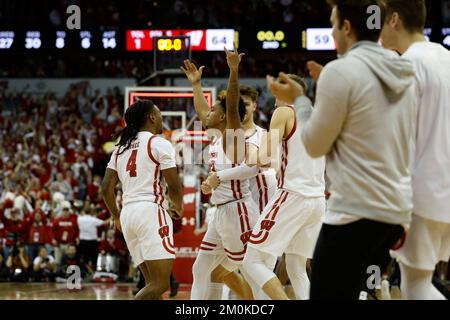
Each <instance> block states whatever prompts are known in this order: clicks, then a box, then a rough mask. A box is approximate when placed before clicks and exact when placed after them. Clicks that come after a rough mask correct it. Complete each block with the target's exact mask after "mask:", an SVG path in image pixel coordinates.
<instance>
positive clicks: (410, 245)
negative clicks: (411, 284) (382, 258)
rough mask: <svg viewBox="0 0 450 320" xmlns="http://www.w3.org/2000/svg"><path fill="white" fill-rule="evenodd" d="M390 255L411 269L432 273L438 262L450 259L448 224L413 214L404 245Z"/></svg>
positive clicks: (449, 228) (449, 231)
mask: <svg viewBox="0 0 450 320" xmlns="http://www.w3.org/2000/svg"><path fill="white" fill-rule="evenodd" d="M390 253H391V256H392V257H393V258H395V259H397V261H399V262H401V263H403V264H405V265H407V266H409V267H411V268H415V269H420V270H428V271H434V269H435V268H436V264H437V263H438V262H439V261H445V262H447V261H448V259H449V257H450V224H448V223H444V222H438V221H433V220H429V219H426V218H423V217H421V216H418V215H416V214H413V215H412V221H411V227H410V229H409V230H408V232H407V233H406V237H405V239H404V243H403V244H402V245H400V247H399V248H398V249H395V250H391V251H390Z"/></svg>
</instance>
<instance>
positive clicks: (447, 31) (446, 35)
mask: <svg viewBox="0 0 450 320" xmlns="http://www.w3.org/2000/svg"><path fill="white" fill-rule="evenodd" d="M442 37H443V39H442V44H443V45H444V46H446V47H447V48H450V28H443V29H442Z"/></svg>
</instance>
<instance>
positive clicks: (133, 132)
mask: <svg viewBox="0 0 450 320" xmlns="http://www.w3.org/2000/svg"><path fill="white" fill-rule="evenodd" d="M154 108H155V104H154V103H153V102H152V101H150V100H139V101H138V102H136V103H134V104H133V105H132V106H130V107H129V108H128V109H127V111H126V112H125V122H126V127H125V128H123V129H122V130H121V131H120V132H119V133H118V134H117V135H116V136H115V137H114V138H115V139H117V138H119V137H120V140H119V143H118V144H117V145H118V146H120V147H123V148H121V149H120V152H119V153H118V154H119V155H120V154H122V153H123V152H124V151H126V150H128V149H129V148H130V146H131V143H132V142H133V140H135V139H136V138H137V134H138V132H139V131H140V130H141V128H142V126H143V125H144V124H145V119H146V118H147V115H149V114H150V113H152V112H153V110H154Z"/></svg>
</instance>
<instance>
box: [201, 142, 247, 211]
mask: <svg viewBox="0 0 450 320" xmlns="http://www.w3.org/2000/svg"><path fill="white" fill-rule="evenodd" d="M208 164H209V171H212V172H219V171H222V170H225V169H230V168H233V167H235V166H236V165H235V164H232V163H231V161H230V160H229V159H228V158H227V157H226V155H225V152H224V151H223V147H222V138H215V139H214V140H213V141H212V142H211V144H210V146H209V163H208ZM249 195H250V189H249V183H248V180H230V181H222V182H221V183H220V185H219V186H218V187H217V189H216V190H214V191H213V193H212V195H211V203H212V204H215V205H221V204H225V203H228V202H232V201H236V200H240V199H244V198H245V197H247V196H249Z"/></svg>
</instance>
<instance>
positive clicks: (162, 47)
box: [153, 36, 191, 72]
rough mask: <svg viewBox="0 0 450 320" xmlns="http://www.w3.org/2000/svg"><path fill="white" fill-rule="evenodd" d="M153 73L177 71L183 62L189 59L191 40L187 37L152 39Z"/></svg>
mask: <svg viewBox="0 0 450 320" xmlns="http://www.w3.org/2000/svg"><path fill="white" fill-rule="evenodd" d="M153 42H154V43H153V47H154V48H155V49H154V55H153V58H154V65H153V68H154V70H155V71H168V70H170V71H175V70H176V71H177V72H178V71H179V70H180V69H179V68H180V66H181V65H183V61H184V60H186V59H190V58H191V39H190V37H188V36H174V37H155V38H153Z"/></svg>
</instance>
